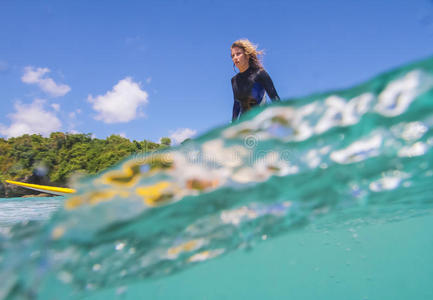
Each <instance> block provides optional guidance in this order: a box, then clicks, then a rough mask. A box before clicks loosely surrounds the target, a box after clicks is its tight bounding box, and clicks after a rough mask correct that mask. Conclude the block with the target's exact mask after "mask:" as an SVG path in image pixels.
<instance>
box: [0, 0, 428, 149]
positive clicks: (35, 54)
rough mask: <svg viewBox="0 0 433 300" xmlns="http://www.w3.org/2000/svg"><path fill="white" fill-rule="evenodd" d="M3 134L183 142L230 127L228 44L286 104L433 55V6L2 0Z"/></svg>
mask: <svg viewBox="0 0 433 300" xmlns="http://www.w3.org/2000/svg"><path fill="white" fill-rule="evenodd" d="M0 28H1V30H0V136H1V137H5V138H7V137H10V136H17V135H21V134H23V133H41V134H43V135H45V136H47V135H49V132H51V131H63V132H78V133H92V134H94V136H95V137H97V138H105V137H107V136H109V135H111V134H120V135H123V136H125V137H127V138H129V139H131V140H132V139H136V140H143V139H148V140H152V141H156V142H157V141H159V139H160V138H161V137H165V136H168V137H172V138H173V139H174V140H178V141H181V140H182V139H183V138H186V137H189V136H190V135H193V134H195V135H199V134H201V133H204V132H206V131H207V130H209V129H211V128H213V127H215V126H218V125H223V124H227V123H228V122H229V121H230V119H231V110H232V105H233V95H232V90H231V85H230V78H231V77H232V76H233V75H234V71H233V68H232V62H231V59H230V49H229V48H230V45H231V43H232V42H233V41H234V40H236V39H239V38H248V39H250V40H251V41H253V42H254V43H257V44H258V45H259V48H261V49H264V50H265V51H266V55H265V56H264V66H265V68H266V69H267V71H268V72H269V73H270V75H271V77H272V79H273V81H274V84H275V86H276V88H277V91H278V93H279V95H280V97H281V98H285V99H287V98H293V97H300V96H304V95H308V94H310V93H313V92H319V91H325V90H329V89H339V88H347V87H350V86H352V85H355V84H357V83H360V82H362V81H364V80H367V79H369V78H370V77H372V76H374V75H376V74H378V73H380V72H383V71H386V70H389V69H390V68H394V67H397V66H399V65H401V64H405V63H408V62H412V61H414V60H418V59H422V58H425V57H428V56H430V55H433V1H428V0H412V1H407V0H404V1H402V0H381V1H378V0H364V1H352V0H335V1H323V0H322V1H319V0H317V1H310V0H306V1H289V0H288V1H277V0H266V1H264V0H262V1H255V0H249V1H236V0H233V1H225V0H219V1H217V0H202V1H192V0H171V1H169V0H166V1H164V0H159V1H158V0H151V1H128V0H125V1H107V0H106V1H81V0H77V1H58V0H56V1H53V0H46V1H37V0H35V1H20V0H16V1H11V0H1V1H0Z"/></svg>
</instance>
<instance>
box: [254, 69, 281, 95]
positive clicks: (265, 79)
mask: <svg viewBox="0 0 433 300" xmlns="http://www.w3.org/2000/svg"><path fill="white" fill-rule="evenodd" d="M259 78H260V81H261V84H262V85H263V87H264V88H265V91H266V93H267V94H268V96H269V98H271V100H272V101H280V96H278V94H277V91H276V90H275V87H274V83H273V82H272V79H271V76H269V74H268V72H266V71H265V70H261V72H260V75H259Z"/></svg>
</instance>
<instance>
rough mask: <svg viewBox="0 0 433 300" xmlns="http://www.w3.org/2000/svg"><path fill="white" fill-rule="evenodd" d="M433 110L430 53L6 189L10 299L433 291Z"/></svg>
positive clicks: (5, 283)
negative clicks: (28, 195)
mask: <svg viewBox="0 0 433 300" xmlns="http://www.w3.org/2000/svg"><path fill="white" fill-rule="evenodd" d="M432 125H433V59H427V60H424V61H421V62H418V63H415V64H411V65H408V66H403V67H401V68H398V69H396V70H393V71H391V72H388V73H385V74H382V75H379V76H377V77H375V78H373V79H372V80H370V81H368V82H366V83H364V84H362V85H359V86H356V87H353V88H351V89H347V90H344V91H333V92H329V93H323V94H316V95H312V96H309V97H305V98H302V99H293V100H288V101H286V102H282V103H280V104H277V105H271V106H268V107H264V108H259V109H257V110H254V111H252V112H251V113H250V114H248V115H247V116H246V117H245V118H244V119H243V120H242V121H240V122H237V123H235V124H232V125H230V126H226V127H221V128H217V129H215V130H213V131H211V132H209V133H207V134H205V135H203V136H201V137H199V138H198V139H196V140H194V141H190V142H188V143H185V144H184V145H181V146H179V147H176V148H171V149H168V150H166V151H165V152H161V153H157V154H152V155H144V154H143V155H141V154H137V155H135V156H133V157H131V158H129V159H127V160H125V161H124V162H122V163H121V164H119V165H118V166H116V167H114V168H112V169H110V170H107V171H106V172H104V173H102V174H99V175H98V176H93V177H87V178H76V179H74V181H73V182H71V185H73V187H74V188H76V189H77V194H76V195H73V196H71V197H69V198H66V199H63V198H62V199H58V198H39V199H35V201H40V202H41V205H37V206H35V207H34V208H31V209H30V212H31V213H29V210H27V212H26V213H25V212H24V209H27V208H28V205H30V204H29V203H25V205H23V201H31V200H21V199H20V200H18V199H15V200H16V201H15V200H13V201H11V200H2V201H0V206H1V205H2V204H3V205H5V204H7V205H9V206H8V207H9V208H8V210H9V211H10V212H14V211H15V213H12V214H3V215H0V226H1V227H2V231H1V233H0V242H1V244H0V245H1V246H0V251H1V252H0V265H1V273H0V291H1V292H0V299H107V298H108V299H137V298H146V299H240V298H248V299H285V298H289V297H291V298H294V299H317V298H321V299H384V298H389V299H409V298H414V299H431V297H432V291H433V290H432V289H431V286H432V283H433V267H432V266H433V264H432V262H433V256H432V255H431V253H433V252H432V250H433V235H432V234H431V233H430V228H431V225H432V223H433V216H432V215H433V214H432V213H433V205H432V204H433V197H432V196H431V195H432V189H433V186H432V182H433V180H432V179H433V170H432V164H433V159H432V150H431V148H432V145H433V135H432V133H433V131H432ZM48 199H50V200H48ZM56 199H58V200H59V201H58V202H52V203H51V204H49V205H48V204H44V205H43V204H42V203H44V201H57V200H56ZM34 203H37V202H34ZM34 203H33V204H34ZM14 205H16V208H15V209H14ZM57 205H58V206H57ZM63 205H64V206H63ZM63 207H64V208H63ZM21 211H23V212H22V219H20V214H21ZM33 212H34V214H33Z"/></svg>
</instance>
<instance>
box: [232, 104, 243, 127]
mask: <svg viewBox="0 0 433 300" xmlns="http://www.w3.org/2000/svg"><path fill="white" fill-rule="evenodd" d="M240 110H241V106H240V104H239V101H236V100H234V103H233V114H232V122H233V121H236V120H237V118H238V116H239V112H240Z"/></svg>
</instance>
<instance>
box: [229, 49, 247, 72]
mask: <svg viewBox="0 0 433 300" xmlns="http://www.w3.org/2000/svg"><path fill="white" fill-rule="evenodd" d="M232 60H233V63H234V64H235V66H236V67H237V68H238V69H239V71H240V72H244V71H246V70H247V69H248V67H249V63H248V60H249V57H248V55H246V54H245V52H244V50H243V49H242V48H239V47H233V48H232Z"/></svg>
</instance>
